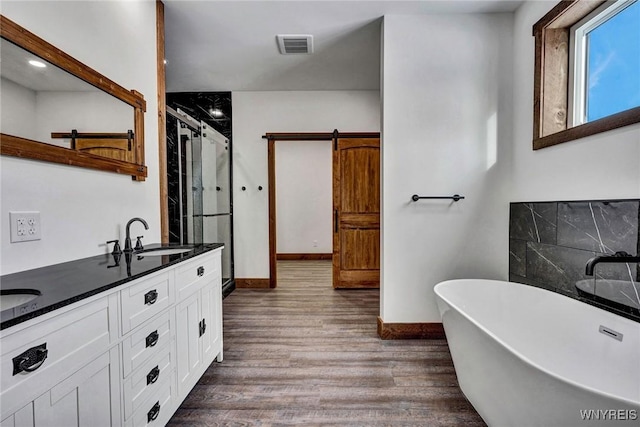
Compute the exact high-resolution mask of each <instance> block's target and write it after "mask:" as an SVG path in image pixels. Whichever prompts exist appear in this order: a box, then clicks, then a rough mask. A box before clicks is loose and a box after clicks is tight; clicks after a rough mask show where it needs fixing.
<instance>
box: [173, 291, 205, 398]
mask: <svg viewBox="0 0 640 427" xmlns="http://www.w3.org/2000/svg"><path fill="white" fill-rule="evenodd" d="M201 320H202V318H201V317H200V293H199V292H198V293H196V294H194V295H192V296H191V297H189V298H187V299H186V300H184V301H183V302H182V303H180V304H179V305H178V306H177V308H176V329H177V330H176V344H177V346H178V358H177V362H178V393H179V395H180V396H186V394H187V393H188V392H189V390H191V388H192V387H193V386H194V385H195V383H196V382H197V381H198V378H199V377H200V371H201V367H202V351H201V349H200V321H201Z"/></svg>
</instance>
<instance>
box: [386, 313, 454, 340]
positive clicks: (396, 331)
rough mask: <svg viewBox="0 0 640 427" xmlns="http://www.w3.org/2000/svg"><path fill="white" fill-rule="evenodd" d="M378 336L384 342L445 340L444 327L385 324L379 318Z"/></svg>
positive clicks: (424, 324)
mask: <svg viewBox="0 0 640 427" xmlns="http://www.w3.org/2000/svg"><path fill="white" fill-rule="evenodd" d="M378 336H379V337H380V339H383V340H439V339H444V338H445V334H444V327H443V326H442V323H440V322H432V323H384V321H383V320H382V318H381V317H380V316H378Z"/></svg>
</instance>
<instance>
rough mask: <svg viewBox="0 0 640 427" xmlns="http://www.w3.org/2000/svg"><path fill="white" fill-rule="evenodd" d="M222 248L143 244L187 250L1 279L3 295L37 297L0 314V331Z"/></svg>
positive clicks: (107, 258)
mask: <svg viewBox="0 0 640 427" xmlns="http://www.w3.org/2000/svg"><path fill="white" fill-rule="evenodd" d="M222 246H223V244H221V243H210V244H199V245H183V246H178V245H160V244H153V245H145V250H148V249H154V248H163V247H171V248H175V247H180V248H188V249H190V250H189V251H188V252H185V253H182V254H175V255H162V256H148V255H147V256H144V255H142V254H135V253H134V254H133V255H130V256H128V257H127V256H125V254H122V255H121V257H120V260H119V263H117V264H118V265H117V266H116V262H115V258H114V256H113V255H111V254H104V255H97V256H93V257H89V258H82V259H78V260H75V261H69V262H64V263H61V264H54V265H50V266H46V267H41V268H36V269H33V270H27V271H21V272H18V273H13V274H8V275H5V276H1V277H0V289H2V291H3V292H6V291H11V290H14V291H15V290H20V289H29V290H31V289H33V290H36V291H38V292H39V293H40V295H39V296H37V297H36V298H35V299H33V300H31V301H29V302H27V303H25V304H22V305H19V306H17V307H15V308H10V309H7V310H3V311H2V312H0V321H1V323H0V330H2V329H6V328H9V327H11V326H14V325H17V324H19V323H21V322H24V321H26V320H29V319H32V318H34V317H37V316H40V315H42V314H45V313H48V312H50V311H52V310H56V309H58V308H60V307H64V306H65V305H69V304H72V303H74V302H76V301H80V300H82V299H84V298H88V297H90V296H92V295H96V294H98V293H100V292H104V291H106V290H108V289H111V288H114V287H116V286H119V285H122V284H124V283H127V282H130V281H132V280H135V279H139V278H141V277H144V276H145V275H147V274H150V273H153V272H155V271H159V270H162V269H163V268H166V267H168V266H170V265H174V264H177V263H179V262H182V261H185V260H187V259H189V258H193V257H195V256H197V255H200V254H203V253H205V252H209V251H212V250H214V249H217V248H220V247H222ZM127 258H130V262H127Z"/></svg>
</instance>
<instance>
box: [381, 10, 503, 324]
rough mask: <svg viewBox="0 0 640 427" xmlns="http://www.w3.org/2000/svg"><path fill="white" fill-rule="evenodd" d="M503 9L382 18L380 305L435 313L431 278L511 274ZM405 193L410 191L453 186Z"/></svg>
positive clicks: (390, 310)
mask: <svg viewBox="0 0 640 427" xmlns="http://www.w3.org/2000/svg"><path fill="white" fill-rule="evenodd" d="M512 22H513V17H512V15H511V14H482V15H481V14H477V15H421V16H389V15H387V16H385V18H384V28H383V36H382V37H383V42H382V47H383V61H382V63H383V70H382V93H383V97H384V103H383V120H382V126H383V130H382V138H383V140H382V174H383V178H382V181H383V187H382V188H383V189H382V194H383V201H382V249H383V254H382V266H381V270H382V271H381V298H382V302H381V311H380V316H381V317H382V320H383V321H384V322H385V323H395V322H397V323H410V322H440V314H439V312H438V309H437V306H436V298H435V295H434V292H433V287H434V286H435V285H436V284H437V283H439V282H440V281H442V280H447V279H455V278H468V277H475V278H494V279H507V272H508V221H509V204H508V202H509V194H510V185H509V178H510V173H511V121H512V116H511V109H512V87H511V80H512V52H513V51H512V44H511V39H512ZM454 193H458V194H461V195H464V196H465V197H466V198H465V199H464V200H462V201H459V202H457V203H453V202H451V201H418V202H412V201H411V199H410V198H411V195H412V194H419V195H427V196H436V195H452V194H454Z"/></svg>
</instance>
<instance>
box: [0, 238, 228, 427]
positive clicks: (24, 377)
mask: <svg viewBox="0 0 640 427" xmlns="http://www.w3.org/2000/svg"><path fill="white" fill-rule="evenodd" d="M221 250H222V249H221V248H218V249H214V250H211V251H209V252H205V253H203V254H201V255H198V256H195V257H193V258H190V259H187V260H185V261H183V262H180V263H177V264H174V265H171V266H168V267H166V268H164V269H162V270H159V271H156V272H153V273H151V274H149V275H147V276H144V277H141V278H139V279H136V280H133V281H131V282H128V283H125V284H123V285H121V286H118V287H115V288H113V289H110V290H107V291H105V292H103V293H101V294H98V295H94V296H92V297H89V298H87V299H85V300H81V301H78V302H76V303H73V304H70V305H67V306H64V307H62V308H60V309H58V310H54V311H52V312H50V313H47V314H44V315H42V316H39V317H36V318H34V319H31V320H28V321H26V322H23V323H20V324H18V325H15V326H12V327H10V328H7V329H5V330H3V331H2V332H0V351H1V358H0V386H1V387H0V410H1V416H0V426H1V427H8V426H11V427H17V426H34V427H39V426H46V427H48V426H65V427H66V426H76V425H77V426H90V427H98V426H135V427H139V426H163V425H165V424H166V423H167V422H168V421H169V419H170V418H171V416H172V415H173V413H174V412H175V411H176V409H177V408H178V407H179V405H180V404H181V403H182V401H183V400H184V399H185V397H186V396H187V394H188V393H189V392H190V391H191V389H192V388H193V386H194V385H195V384H196V382H197V381H198V379H199V378H200V377H201V376H202V374H203V373H204V371H205V370H206V369H207V367H208V366H209V365H210V364H211V362H213V360H214V359H216V358H217V359H218V361H222V289H221V285H222V278H221V266H220V263H221ZM44 356H46V357H44ZM20 357H22V359H21V358H20ZM24 358H26V361H24ZM21 360H22V362H21ZM21 368H26V369H21ZM17 371H20V372H17ZM14 373H15V374H14Z"/></svg>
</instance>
